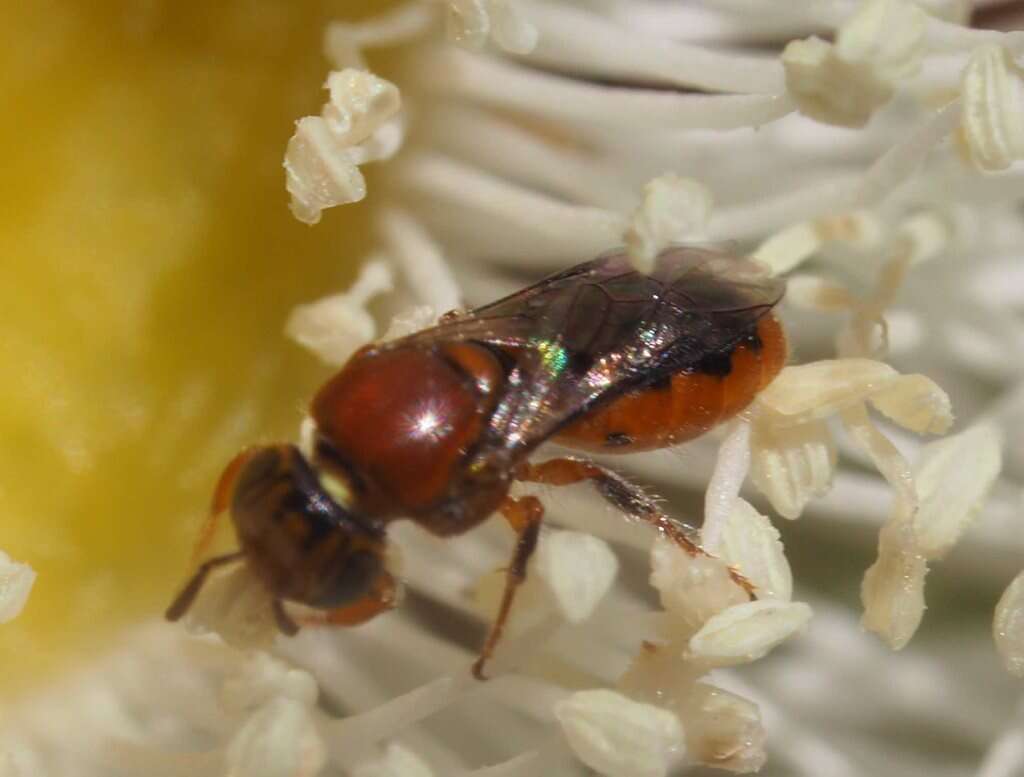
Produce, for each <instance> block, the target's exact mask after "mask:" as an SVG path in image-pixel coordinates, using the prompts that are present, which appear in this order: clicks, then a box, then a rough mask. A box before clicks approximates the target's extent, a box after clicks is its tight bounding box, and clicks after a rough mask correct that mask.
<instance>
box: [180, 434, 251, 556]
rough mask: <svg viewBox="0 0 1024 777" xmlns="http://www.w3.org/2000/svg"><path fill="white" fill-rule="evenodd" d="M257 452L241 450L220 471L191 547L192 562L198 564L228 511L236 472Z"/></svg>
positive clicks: (236, 475) (236, 477) (236, 476)
mask: <svg viewBox="0 0 1024 777" xmlns="http://www.w3.org/2000/svg"><path fill="white" fill-rule="evenodd" d="M257 452H258V451H257V449H255V448H250V449H248V450H244V451H242V452H241V453H239V454H238V455H237V456H235V458H233V459H232V460H231V461H230V462H228V465H227V466H226V467H225V468H224V471H223V472H222V473H221V476H220V479H219V480H218V481H217V486H216V488H214V489H213V500H212V502H211V504H210V512H209V514H208V515H207V516H206V521H204V522H203V526H202V528H201V529H200V530H199V537H198V538H197V539H196V544H195V546H194V547H193V549H192V563H193V564H198V563H199V559H201V558H202V557H203V556H204V555H206V551H208V550H209V549H210V543H212V542H213V538H214V536H215V535H216V533H217V526H218V525H219V524H220V519H221V518H222V517H223V516H224V514H225V513H226V512H227V511H228V508H229V507H231V497H232V495H233V494H234V491H235V481H236V480H237V479H238V473H239V472H241V471H242V468H243V467H244V466H245V465H246V464H247V463H248V462H249V460H250V459H251V458H252V457H253V455H254V454H255V453H257Z"/></svg>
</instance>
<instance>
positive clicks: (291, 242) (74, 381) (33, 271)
mask: <svg viewBox="0 0 1024 777" xmlns="http://www.w3.org/2000/svg"><path fill="white" fill-rule="evenodd" d="M381 5H382V4H381V3H374V2H365V1H364V2H353V0H338V1H337V2H333V3H330V2H306V3H285V2H280V1H279V0H264V1H261V0H234V1H233V2H218V3H206V2H198V1H195V0H194V1H193V2H169V1H164V2H156V1H154V2H139V1H138V0H123V1H122V2H91V3H82V2H74V1H73V0H63V1H61V0H54V1H53V2H44V1H42V0H34V1H33V2H31V3H21V2H5V3H2V4H0V7H3V18H4V24H3V26H2V27H0V41H2V43H0V72H2V73H3V74H4V76H3V79H2V86H0V95H2V104H3V112H4V116H5V120H4V121H3V122H2V123H0V137H2V148H3V158H4V164H3V168H4V170H5V176H4V187H3V191H2V193H0V197H2V203H0V262H2V263H3V268H4V273H3V280H4V286H3V288H4V295H3V297H4V298H3V301H2V304H0V371H2V374H0V435H2V439H3V443H2V444H0V549H2V550H4V551H6V552H7V553H8V554H10V555H11V556H12V557H13V558H15V559H16V560H19V561H28V562H29V563H31V564H32V566H33V567H35V569H36V571H37V572H38V575H39V577H38V580H37V583H36V587H35V589H34V591H33V593H32V596H31V598H30V599H29V603H28V606H27V607H26V609H25V611H24V612H23V614H22V615H21V616H20V617H19V618H18V619H16V620H15V621H13V622H11V623H8V624H6V625H3V626H0V667H2V671H0V691H2V692H3V695H4V696H6V697H7V698H8V699H10V698H11V694H12V693H14V692H16V691H18V690H21V689H24V688H26V687H28V686H29V685H31V684H33V683H38V682H40V681H41V680H45V679H47V678H50V677H52V676H54V674H55V673H56V672H58V671H62V670H64V669H66V668H68V667H69V666H72V665H73V663H74V660H75V659H85V660H87V659H89V658H93V657H95V656H96V654H97V652H98V651H100V650H102V649H104V648H105V647H109V646H110V645H111V644H112V643H113V642H114V641H116V640H117V638H118V635H119V633H120V630H121V628H122V627H123V626H124V625H126V624H130V623H133V622H138V621H139V620H140V619H143V618H147V617H154V616H158V615H159V614H160V613H161V612H162V610H163V608H164V607H165V606H166V604H167V602H168V600H169V597H170V596H171V595H172V593H173V591H174V590H175V589H176V588H177V587H178V586H179V585H180V583H181V582H182V580H183V579H184V576H185V573H186V565H187V559H188V555H189V550H190V547H191V544H192V541H193V539H194V537H195V533H196V530H197V527H198V525H199V523H200V521H201V520H202V518H203V514H204V511H205V507H206V504H207V503H208V500H209V496H210V492H211V489H212V485H213V483H214V481H215V480H216V477H217V475H218V474H219V471H220V468H221V467H222V466H223V465H224V464H225V463H226V462H227V460H228V459H229V458H230V457H231V456H232V455H233V454H234V453H235V452H236V451H237V450H238V448H239V447H241V446H242V445H243V444H246V443H250V442H256V441H259V440H266V439H272V438H275V437H280V436H286V437H288V438H291V437H293V436H294V434H295V431H296V429H297V424H298V422H299V420H300V417H301V411H302V408H303V406H304V404H305V401H306V398H307V397H308V396H309V394H310V392H311V391H312V390H313V388H314V387H315V384H316V383H317V381H318V380H319V379H320V378H321V377H323V375H324V370H323V368H322V367H320V366H318V365H317V364H316V363H315V362H314V360H313V359H312V358H311V357H309V356H308V355H306V354H305V353H302V352H301V351H300V350H299V349H298V347H296V346H295V345H293V344H292V343H290V342H289V341H287V340H286V339H285V338H284V336H283V335H282V326H283V323H284V320H285V318H286V315H287V313H288V311H289V309H290V308H291V307H292V306H293V305H294V304H295V303H297V302H301V301H305V300H310V299H314V298H316V297H319V296H322V295H323V294H325V293H327V292H330V291H333V290H337V289H338V288H340V287H343V286H344V285H345V284H346V283H347V281H348V280H349V279H350V278H351V275H352V269H353V264H354V261H355V260H357V259H358V258H359V257H360V256H361V254H362V253H363V251H364V250H365V249H366V247H367V240H368V236H367V234H366V233H367V230H366V229H365V228H364V223H365V221H366V219H365V209H364V206H354V207H353V206H349V207H348V208H342V209H337V210H335V211H331V212H329V213H327V214H325V218H324V221H323V222H322V223H321V224H320V225H318V226H316V227H313V228H310V227H307V226H304V225H302V224H299V223H298V222H296V221H294V220H293V219H292V217H291V215H290V213H289V212H288V209H287V196H286V193H285V190H284V176H283V171H282V169H281V159H282V155H283V153H284V147H285V143H286V142H287V139H288V137H289V135H290V134H291V131H292V123H293V121H294V120H295V119H297V118H299V117H300V116H302V115H304V114H308V113H317V112H318V111H319V106H320V104H321V102H322V100H323V93H322V92H321V90H320V86H321V84H322V82H323V80H324V77H325V75H326V72H327V69H328V63H327V62H326V61H325V60H324V59H323V57H322V54H321V46H320V41H321V36H322V32H323V29H324V25H325V24H326V22H327V21H328V20H330V19H332V18H340V17H345V18H353V16H355V15H359V14H365V13H367V12H369V11H376V10H379V9H380V6H381ZM371 199H372V195H371Z"/></svg>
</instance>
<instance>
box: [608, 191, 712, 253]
mask: <svg viewBox="0 0 1024 777" xmlns="http://www.w3.org/2000/svg"><path fill="white" fill-rule="evenodd" d="M711 206H712V198H711V192H710V191H708V188H707V187H706V186H704V184H702V183H700V182H699V181H694V180H693V179H691V178H682V177H680V176H677V175H671V174H670V175H663V176H661V177H660V178H655V179H654V180H653V181H649V182H648V183H647V184H646V185H645V186H644V195H643V202H642V203H641V205H640V207H639V208H638V209H637V211H636V213H635V215H634V216H633V219H632V222H631V223H630V226H629V229H627V230H626V234H625V235H624V238H623V239H624V242H625V244H626V247H627V248H628V249H629V258H630V260H631V261H632V263H633V266H634V267H636V268H637V269H638V270H640V272H645V273H646V272H650V271H651V270H653V269H654V260H655V258H656V257H657V256H658V254H659V253H661V251H662V250H664V249H665V248H667V247H668V246H669V245H670V244H672V243H681V242H685V241H686V240H687V239H690V240H694V241H700V240H701V239H702V238H703V237H704V232H705V228H706V226H707V222H708V216H709V215H710V213H711Z"/></svg>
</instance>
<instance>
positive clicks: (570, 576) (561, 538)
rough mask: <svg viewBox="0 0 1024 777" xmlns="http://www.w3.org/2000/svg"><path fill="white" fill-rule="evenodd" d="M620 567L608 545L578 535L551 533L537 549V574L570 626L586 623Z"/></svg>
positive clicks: (569, 532)
mask: <svg viewBox="0 0 1024 777" xmlns="http://www.w3.org/2000/svg"><path fill="white" fill-rule="evenodd" d="M618 568H619V563H618V560H617V559H616V558H615V554H614V553H613V552H612V551H611V549H610V548H609V547H608V545H607V543H605V542H603V541H601V540H599V539H597V538H596V537H592V536H590V535H589V534H580V533H579V532H571V531H558V532H550V533H549V534H548V535H547V536H545V537H544V538H543V540H542V541H541V543H540V547H539V548H538V549H537V560H536V569H537V574H538V575H540V577H541V579H543V580H544V582H545V583H546V584H547V586H548V589H549V590H550V591H551V594H552V596H553V597H554V599H555V602H556V603H557V605H558V608H559V610H560V611H561V613H562V614H563V615H564V616H565V618H566V620H568V621H569V622H570V623H579V622H581V621H584V620H586V619H587V618H589V617H590V615H591V614H592V613H593V612H594V609H595V608H596V607H597V605H598V603H599V602H600V601H601V599H603V598H604V596H605V594H606V593H608V590H609V589H610V588H611V586H612V584H613V583H614V582H615V575H616V573H617V572H618Z"/></svg>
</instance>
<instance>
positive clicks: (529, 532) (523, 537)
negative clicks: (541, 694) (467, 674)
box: [473, 496, 544, 680]
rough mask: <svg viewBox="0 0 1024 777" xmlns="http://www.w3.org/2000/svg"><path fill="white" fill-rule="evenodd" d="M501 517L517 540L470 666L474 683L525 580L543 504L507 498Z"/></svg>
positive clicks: (526, 498)
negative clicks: (492, 616) (497, 602)
mask: <svg viewBox="0 0 1024 777" xmlns="http://www.w3.org/2000/svg"><path fill="white" fill-rule="evenodd" d="M501 514H502V515H503V516H505V520H506V521H508V522H509V524H510V525H511V526H512V528H513V529H515V530H516V533H517V534H518V535H519V539H518V540H517V541H516V549H515V551H514V552H513V554H512V561H511V563H510V564H509V565H508V569H507V570H506V572H505V591H504V592H503V594H502V597H501V606H500V607H499V608H498V614H497V616H496V617H495V619H494V623H493V624H492V625H491V631H490V633H489V634H488V635H487V641H486V642H484V646H483V648H482V649H481V650H480V656H479V658H477V660H476V662H475V663H474V664H473V676H474V677H475V678H476V679H477V680H486V679H487V678H486V676H485V675H484V666H485V665H486V664H487V661H488V660H489V659H490V658H491V655H492V654H493V653H494V649H495V648H496V647H497V646H498V642H499V641H500V640H501V635H502V633H503V632H504V631H505V623H506V622H507V621H508V617H509V615H510V614H511V612H512V602H513V601H515V598H516V592H517V591H518V590H519V586H521V585H522V584H523V582H524V581H525V580H526V568H527V566H528V565H529V563H530V557H531V556H532V555H533V551H534V550H536V549H537V540H538V538H539V537H540V526H541V523H542V522H543V520H544V505H542V504H541V503H540V500H539V499H538V498H537V497H535V496H524V497H520V498H519V499H513V498H512V497H509V498H507V499H506V500H505V502H504V503H503V504H502V506H501Z"/></svg>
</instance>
